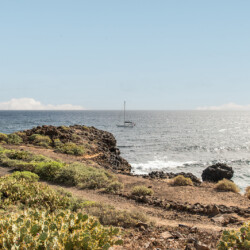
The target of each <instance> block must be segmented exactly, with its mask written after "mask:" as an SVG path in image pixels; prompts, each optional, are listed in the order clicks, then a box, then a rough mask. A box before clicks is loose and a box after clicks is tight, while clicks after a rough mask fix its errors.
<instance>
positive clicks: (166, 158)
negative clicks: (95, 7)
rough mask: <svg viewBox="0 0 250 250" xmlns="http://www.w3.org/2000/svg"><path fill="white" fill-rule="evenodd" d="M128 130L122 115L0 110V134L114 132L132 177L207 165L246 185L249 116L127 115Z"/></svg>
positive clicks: (209, 113)
mask: <svg viewBox="0 0 250 250" xmlns="http://www.w3.org/2000/svg"><path fill="white" fill-rule="evenodd" d="M126 115H127V119H129V120H132V121H134V122H135V123H136V126H135V127H134V128H121V127H117V126H116V124H120V123H122V121H123V113H122V111H0V132H2V133H12V132H14V131H18V130H24V129H30V128H32V127H34V126H38V125H44V124H47V125H48V124H51V125H73V124H82V125H87V126H94V127H96V128H98V129H102V130H106V131H109V132H111V133H113V134H114V136H115V137H116V139H117V145H118V147H119V148H120V150H121V154H122V156H123V157H124V158H125V159H126V160H128V162H129V163H130V164H131V165H132V169H133V170H132V171H133V172H134V173H136V174H145V173H149V172H151V171H154V170H163V171H171V172H180V171H185V172H191V173H193V174H195V175H196V176H198V177H200V176H201V173H202V171H203V170H204V169H205V168H206V167H207V166H209V165H211V164H214V163H217V162H223V163H226V164H228V165H229V166H232V167H233V169H234V171H235V174H234V178H233V180H234V181H235V182H236V183H237V184H238V185H239V186H240V188H241V189H242V190H243V189H244V188H245V187H246V186H249V185H250V112H248V111H241V112H239V111H127V113H126Z"/></svg>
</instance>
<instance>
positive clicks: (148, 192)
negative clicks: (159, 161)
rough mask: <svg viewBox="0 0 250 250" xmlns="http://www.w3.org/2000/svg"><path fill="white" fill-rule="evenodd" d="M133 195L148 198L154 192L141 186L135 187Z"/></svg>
mask: <svg viewBox="0 0 250 250" xmlns="http://www.w3.org/2000/svg"><path fill="white" fill-rule="evenodd" d="M131 194H132V195H136V196H147V195H153V194H154V191H153V190H152V189H150V188H147V187H145V186H143V185H141V186H135V187H133V189H132V191H131Z"/></svg>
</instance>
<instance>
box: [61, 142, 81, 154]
mask: <svg viewBox="0 0 250 250" xmlns="http://www.w3.org/2000/svg"><path fill="white" fill-rule="evenodd" d="M56 150H57V151H58V152H60V153H63V154H69V155H78V156H79V155H83V154H84V152H85V149H84V147H83V146H80V145H76V144H75V143H73V142H66V143H59V145H57V147H56Z"/></svg>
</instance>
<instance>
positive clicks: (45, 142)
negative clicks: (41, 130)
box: [29, 134, 52, 148]
mask: <svg viewBox="0 0 250 250" xmlns="http://www.w3.org/2000/svg"><path fill="white" fill-rule="evenodd" d="M29 140H30V141H32V142H33V144H35V145H38V146H41V147H45V148H48V147H49V146H50V145H51V143H52V141H51V139H50V138H49V136H47V135H39V134H33V135H31V136H29Z"/></svg>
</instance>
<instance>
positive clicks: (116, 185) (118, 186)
mask: <svg viewBox="0 0 250 250" xmlns="http://www.w3.org/2000/svg"><path fill="white" fill-rule="evenodd" d="M123 188H124V185H123V184H122V183H121V182H119V181H114V182H111V183H110V184H109V185H108V186H107V187H106V188H105V190H104V191H105V192H106V193H111V194H117V193H119V192H120V191H122V190H123Z"/></svg>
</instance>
